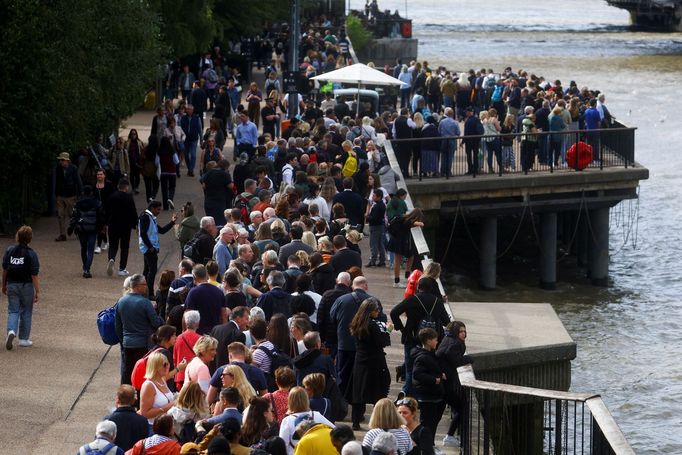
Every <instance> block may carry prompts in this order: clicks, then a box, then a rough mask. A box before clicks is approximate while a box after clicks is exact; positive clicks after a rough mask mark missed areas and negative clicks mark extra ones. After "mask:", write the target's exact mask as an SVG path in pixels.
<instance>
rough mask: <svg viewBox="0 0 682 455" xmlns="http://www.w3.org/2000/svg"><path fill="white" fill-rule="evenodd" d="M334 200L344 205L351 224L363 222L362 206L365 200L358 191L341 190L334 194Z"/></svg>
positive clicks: (334, 202)
mask: <svg viewBox="0 0 682 455" xmlns="http://www.w3.org/2000/svg"><path fill="white" fill-rule="evenodd" d="M332 202H333V204H336V203H337V202H338V203H339V204H341V205H343V208H344V209H345V211H346V216H347V217H348V219H349V220H350V224H352V225H353V226H356V225H359V224H363V221H364V212H363V210H362V208H363V207H364V205H363V204H364V202H365V201H364V199H363V198H362V196H360V195H359V194H358V193H356V192H354V191H341V192H340V193H337V194H335V195H334V198H333V199H332Z"/></svg>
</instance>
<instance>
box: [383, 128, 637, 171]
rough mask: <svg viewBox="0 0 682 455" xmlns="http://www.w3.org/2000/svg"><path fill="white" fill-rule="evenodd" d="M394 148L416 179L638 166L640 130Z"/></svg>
mask: <svg viewBox="0 0 682 455" xmlns="http://www.w3.org/2000/svg"><path fill="white" fill-rule="evenodd" d="M391 145H392V147H393V150H394V152H395V153H396V156H397V157H398V162H402V163H403V166H404V167H405V166H408V167H409V169H410V171H411V172H412V174H413V175H412V176H413V177H419V178H420V179H421V178H423V177H425V176H437V177H445V178H450V177H459V176H465V175H471V176H472V177H476V176H477V175H481V174H497V175H500V176H502V175H504V174H518V173H525V174H527V173H529V172H538V171H544V172H554V171H556V170H561V169H575V170H583V169H596V168H598V169H604V168H609V167H625V168H627V167H632V166H634V165H635V128H630V127H626V126H623V125H621V124H616V126H614V127H612V128H606V129H598V130H577V131H564V132H560V133H552V132H538V133H533V134H523V133H510V134H500V135H495V136H486V135H480V136H466V137H465V136H447V137H428V138H423V137H421V138H411V139H393V140H391ZM574 146H576V148H577V149H582V148H586V146H589V147H587V148H589V149H590V150H591V153H592V158H591V159H589V160H587V161H586V162H583V160H582V159H581V153H574V154H571V153H570V149H571V148H572V147H574ZM569 157H571V158H569ZM408 162H409V165H407V163H408Z"/></svg>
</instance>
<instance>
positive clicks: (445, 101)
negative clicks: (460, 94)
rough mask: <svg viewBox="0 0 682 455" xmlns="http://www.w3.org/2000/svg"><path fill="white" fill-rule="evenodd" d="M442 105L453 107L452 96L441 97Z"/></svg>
mask: <svg viewBox="0 0 682 455" xmlns="http://www.w3.org/2000/svg"><path fill="white" fill-rule="evenodd" d="M443 106H445V107H454V106H455V102H454V98H453V97H451V96H444V97H443Z"/></svg>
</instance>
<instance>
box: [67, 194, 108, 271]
mask: <svg viewBox="0 0 682 455" xmlns="http://www.w3.org/2000/svg"><path fill="white" fill-rule="evenodd" d="M104 217H105V215H104V208H103V207H102V203H101V202H100V201H98V200H97V199H96V198H95V197H94V196H93V191H92V187H91V186H90V185H86V186H84V187H83V197H82V198H81V199H80V200H79V201H78V202H76V205H75V206H74V208H73V213H72V214H71V222H70V223H69V229H68V233H69V235H71V234H72V233H74V232H75V233H76V235H77V236H78V240H80V243H81V261H82V263H83V278H92V273H90V267H91V266H92V260H93V257H94V255H95V242H96V241H97V233H98V232H101V231H102V228H103V227H104Z"/></svg>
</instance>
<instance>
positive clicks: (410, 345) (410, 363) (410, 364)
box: [403, 339, 417, 397]
mask: <svg viewBox="0 0 682 455" xmlns="http://www.w3.org/2000/svg"><path fill="white" fill-rule="evenodd" d="M416 346H417V343H415V342H414V340H411V339H409V340H405V344H404V345H403V348H404V352H405V385H403V392H405V395H407V396H408V397H413V396H414V390H412V368H414V359H413V358H412V355H411V354H410V351H412V349H414V348H415V347H416Z"/></svg>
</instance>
